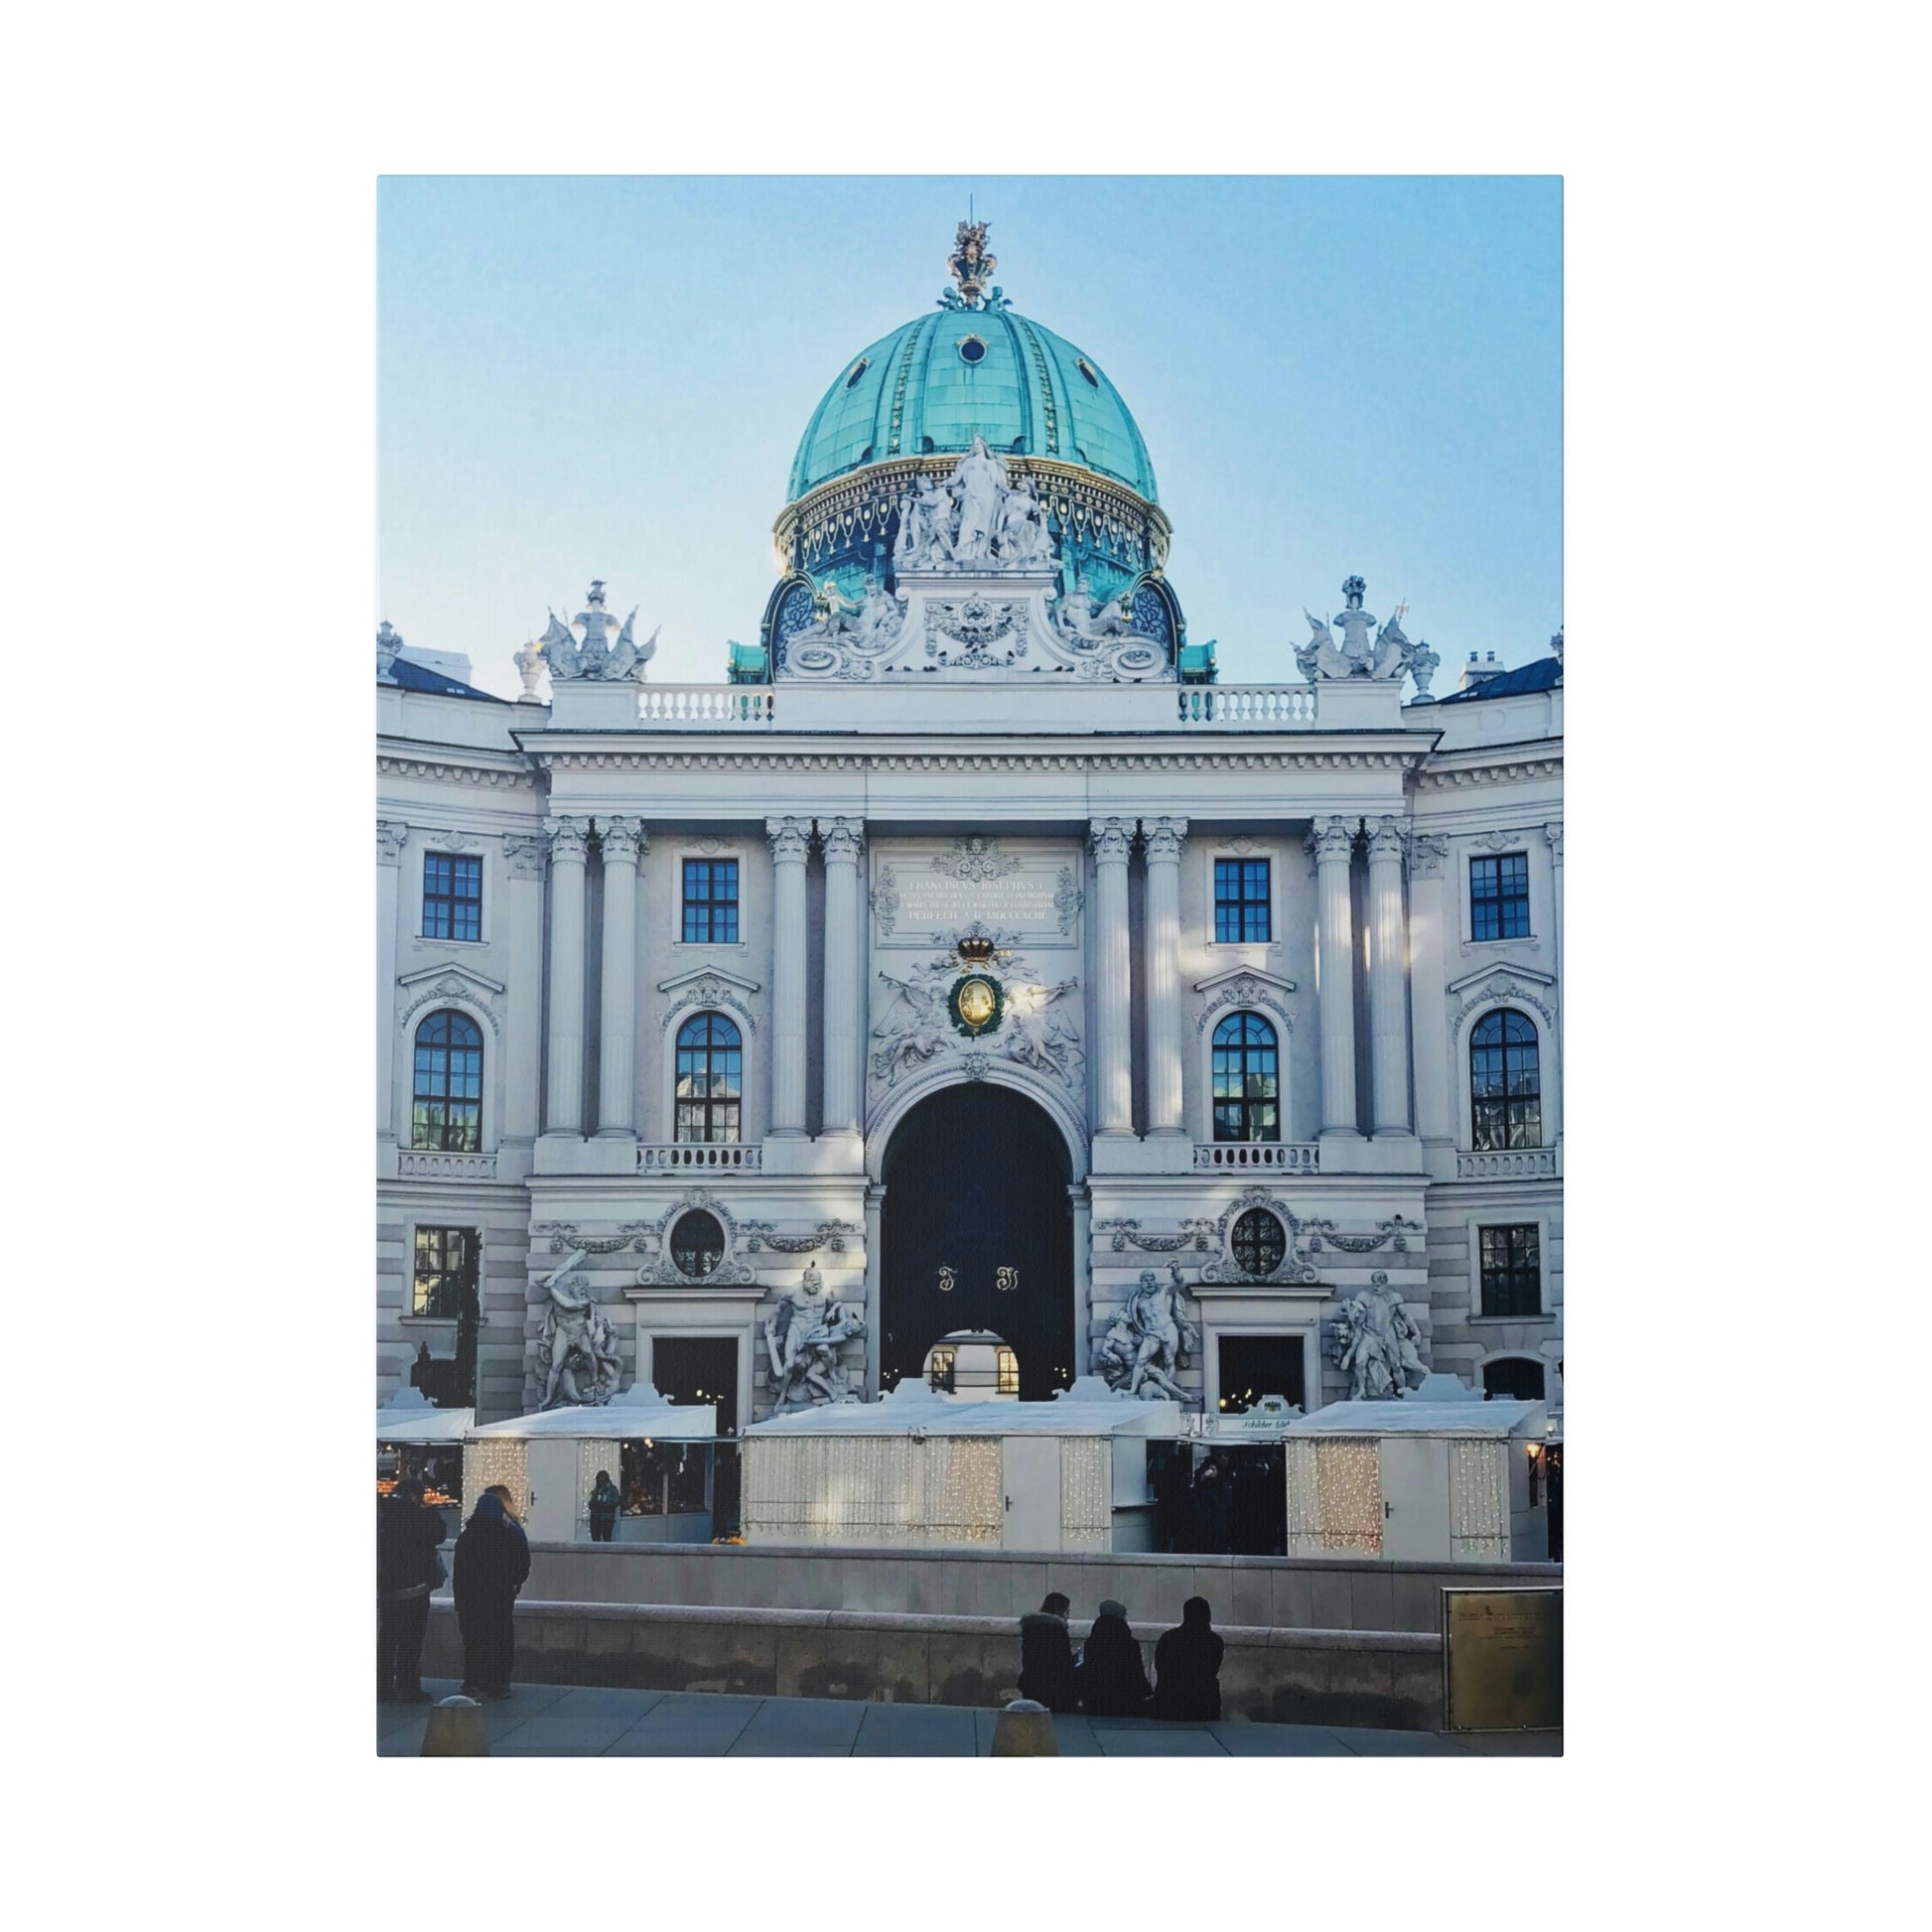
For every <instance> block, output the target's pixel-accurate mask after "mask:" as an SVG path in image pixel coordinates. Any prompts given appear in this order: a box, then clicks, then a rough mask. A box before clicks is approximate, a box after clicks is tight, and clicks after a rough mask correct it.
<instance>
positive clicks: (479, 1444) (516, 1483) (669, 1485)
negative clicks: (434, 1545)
mask: <svg viewBox="0 0 1932 1932" xmlns="http://www.w3.org/2000/svg"><path fill="white" fill-rule="evenodd" d="M737 1447H738V1446H737V1445H736V1444H735V1443H732V1442H729V1441H727V1442H722V1443H721V1442H720V1441H719V1440H718V1409H717V1405H716V1404H715V1403H671V1402H666V1401H665V1400H664V1399H663V1397H662V1396H660V1395H659V1394H658V1393H657V1391H656V1390H655V1389H654V1388H652V1387H651V1385H650V1384H649V1383H648V1382H640V1383H634V1384H633V1385H632V1386H631V1387H630V1388H628V1389H626V1390H625V1391H624V1392H623V1393H622V1394H621V1395H617V1396H613V1397H612V1398H611V1400H610V1401H609V1402H607V1403H602V1404H586V1405H584V1406H582V1407H577V1406H572V1407H568V1408H561V1409H546V1410H544V1411H542V1412H540V1413H539V1414H536V1415H530V1416H515V1417H512V1418H511V1419H510V1420H509V1421H508V1422H492V1423H485V1424H484V1425H483V1428H481V1429H473V1430H471V1431H470V1433H469V1437H468V1440H467V1441H466V1442H465V1443H464V1446H463V1485H464V1494H465V1495H467V1496H469V1497H471V1498H472V1499H474V1498H476V1497H477V1496H480V1495H482V1494H483V1491H484V1490H485V1489H487V1488H489V1487H490V1486H491V1485H492V1484H495V1483H499V1482H500V1483H503V1484H504V1485H506V1486H507V1487H508V1489H509V1491H510V1494H511V1495H512V1496H513V1497H514V1498H515V1499H516V1513H517V1515H518V1516H520V1517H521V1518H522V1519H523V1525H524V1528H525V1529H526V1530H527V1531H528V1533H529V1535H530V1536H531V1537H532V1538H533V1539H534V1540H535V1541H537V1542H551V1543H568V1542H571V1541H578V1542H588V1541H589V1540H590V1534H591V1530H590V1515H589V1510H588V1507H587V1505H588V1503H589V1500H590V1493H591V1489H592V1487H593V1485H594V1484H595V1483H596V1481H597V1475H598V1471H599V1470H600V1469H604V1470H608V1471H609V1472H610V1474H611V1476H612V1478H613V1480H614V1481H616V1482H617V1484H618V1488H619V1492H620V1494H621V1497H622V1505H621V1510H620V1513H619V1516H618V1522H617V1532H616V1537H615V1541H617V1542H619V1543H709V1542H710V1541H711V1539H712V1535H713V1525H714V1522H715V1520H716V1516H717V1514H718V1513H720V1511H721V1507H722V1509H723V1510H725V1511H727V1512H728V1511H729V1507H730V1504H731V1501H732V1497H731V1493H730V1492H731V1490H732V1488H733V1486H734V1484H733V1478H734V1477H735V1474H736V1467H735V1459H734V1458H735V1456H736V1452H737ZM721 1460H722V1462H723V1463H724V1464H725V1465H726V1466H725V1467H724V1468H723V1471H722V1473H723V1475H724V1484H723V1490H724V1493H722V1494H721V1491H720V1474H721V1466H720V1465H721Z"/></svg>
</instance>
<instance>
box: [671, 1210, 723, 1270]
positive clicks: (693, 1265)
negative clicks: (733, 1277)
mask: <svg viewBox="0 0 1932 1932" xmlns="http://www.w3.org/2000/svg"><path fill="white" fill-rule="evenodd" d="M724 1258H725V1230H724V1229H723V1228H722V1227H720V1226H719V1225H718V1221H717V1217H716V1216H715V1215H711V1214H707V1213H705V1212H704V1210H703V1209H702V1208H699V1209H697V1210H695V1211H694V1212H692V1213H690V1214H684V1215H680V1216H679V1218H678V1224H677V1226H676V1227H674V1228H673V1229H672V1230H671V1260H672V1262H673V1263H674V1264H675V1265H676V1268H677V1272H678V1273H679V1274H680V1275H683V1276H684V1277H685V1278H686V1279H687V1280H690V1281H702V1280H703V1279H704V1278H705V1276H707V1275H708V1274H710V1273H711V1271H712V1270H713V1269H714V1268H716V1267H717V1266H718V1264H719V1263H720V1262H721V1261H722V1260H724Z"/></svg>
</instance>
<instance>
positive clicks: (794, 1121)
mask: <svg viewBox="0 0 1932 1932" xmlns="http://www.w3.org/2000/svg"><path fill="white" fill-rule="evenodd" d="M764 835H765V837H766V838H767V839H769V840H770V841H771V867H772V873H773V879H774V884H773V886H772V892H771V1136H772V1138H773V1139H774V1140H780V1141H796V1140H802V1139H803V1138H804V1133H805V854H806V852H807V850H808V849H809V848H810V845H811V840H812V822H811V820H810V819H808V818H767V819H766V820H765V821H764Z"/></svg>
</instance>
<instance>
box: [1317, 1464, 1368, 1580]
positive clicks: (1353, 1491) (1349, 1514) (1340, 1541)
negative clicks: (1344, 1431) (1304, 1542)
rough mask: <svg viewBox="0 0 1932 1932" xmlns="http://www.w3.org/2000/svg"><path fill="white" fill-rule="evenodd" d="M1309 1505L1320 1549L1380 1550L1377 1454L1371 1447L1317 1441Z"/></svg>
mask: <svg viewBox="0 0 1932 1932" xmlns="http://www.w3.org/2000/svg"><path fill="white" fill-rule="evenodd" d="M1314 1506H1315V1515H1316V1519H1317V1522H1318V1524H1319V1530H1320V1542H1321V1547H1322V1549H1324V1550H1359V1551H1361V1552H1362V1553H1363V1554H1364V1555H1368V1556H1379V1555H1380V1554H1381V1552H1382V1452H1381V1450H1380V1449H1379V1448H1378V1447H1377V1446H1376V1445H1375V1444H1374V1443H1351V1442H1317V1443H1316V1444H1315V1449H1314Z"/></svg>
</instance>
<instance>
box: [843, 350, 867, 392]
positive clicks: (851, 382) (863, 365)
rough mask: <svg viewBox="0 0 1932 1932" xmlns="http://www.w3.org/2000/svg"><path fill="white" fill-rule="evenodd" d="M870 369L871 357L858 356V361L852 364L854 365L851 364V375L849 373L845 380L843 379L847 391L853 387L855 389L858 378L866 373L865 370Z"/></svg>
mask: <svg viewBox="0 0 1932 1932" xmlns="http://www.w3.org/2000/svg"><path fill="white" fill-rule="evenodd" d="M871 367H872V357H871V356H870V355H862V356H860V357H859V359H858V360H857V361H856V362H854V363H853V365H852V373H851V374H850V375H849V376H847V377H846V379H845V386H846V387H847V388H848V389H851V388H854V387H856V386H857V384H858V381H859V378H860V377H861V376H862V375H864V374H865V372H866V371H867V370H868V369H869V368H871Z"/></svg>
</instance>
